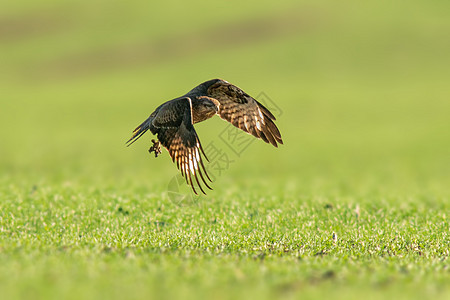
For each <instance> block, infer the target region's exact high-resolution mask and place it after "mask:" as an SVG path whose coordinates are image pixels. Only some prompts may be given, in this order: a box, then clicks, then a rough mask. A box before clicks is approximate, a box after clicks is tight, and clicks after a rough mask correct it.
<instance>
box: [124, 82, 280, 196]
mask: <svg viewBox="0 0 450 300" xmlns="http://www.w3.org/2000/svg"><path fill="white" fill-rule="evenodd" d="M215 114H218V115H219V116H220V117H221V118H222V119H224V120H226V121H228V122H230V123H231V124H233V125H234V126H236V127H237V128H239V129H242V130H243V131H245V132H247V133H249V134H252V135H253V136H255V137H257V138H260V139H262V140H263V141H265V142H266V143H270V144H272V145H273V146H275V147H278V143H280V144H283V140H282V139H281V133H280V131H279V130H278V128H277V126H276V125H275V123H274V122H273V121H275V120H276V119H275V117H274V115H273V114H272V113H271V112H270V111H269V110H268V109H267V108H265V107H264V106H263V105H262V104H261V103H259V102H258V101H256V100H255V99H254V98H252V97H251V96H249V95H248V94H247V93H245V92H244V91H243V90H241V89H240V88H238V87H237V86H235V85H232V84H230V83H228V82H227V81H225V80H221V79H213V80H209V81H206V82H204V83H202V84H200V85H198V86H197V87H195V88H194V89H192V90H191V91H190V92H188V93H187V94H186V95H184V96H182V97H179V98H176V99H173V100H170V101H167V102H165V103H163V104H162V105H160V106H159V107H157V108H156V110H155V111H154V112H153V113H152V114H151V115H150V116H149V117H148V118H147V119H146V120H145V121H144V122H143V123H142V124H141V125H139V126H138V127H137V128H136V129H135V130H134V131H133V135H132V137H131V138H130V139H129V140H128V141H127V144H128V146H129V145H131V144H132V143H134V142H135V141H136V140H137V139H139V138H140V137H141V136H142V135H143V134H144V133H145V132H146V131H147V130H150V131H151V132H152V133H153V134H156V135H157V136H158V139H159V141H156V142H155V141H154V140H152V141H153V146H152V147H151V148H150V149H149V151H150V152H153V151H154V152H155V157H157V156H158V154H160V153H161V149H160V145H159V144H160V143H161V144H162V145H163V146H164V147H165V148H166V149H167V150H168V152H169V155H170V157H171V158H172V161H173V162H176V164H177V167H178V169H179V170H180V171H181V174H182V175H183V177H184V178H185V179H186V182H187V183H188V184H189V185H190V186H191V187H192V190H193V191H194V193H196V194H197V191H196V189H195V184H194V180H195V182H196V183H197V186H198V187H199V188H200V190H201V191H202V193H203V194H206V193H205V191H204V190H203V188H202V185H201V184H200V180H199V178H198V177H200V179H201V180H202V182H203V184H204V185H205V186H206V187H208V188H209V189H211V187H210V186H209V185H208V182H207V180H206V179H208V180H209V181H211V179H210V178H209V176H208V173H207V172H206V168H205V166H204V163H203V159H202V157H204V158H206V160H208V158H207V157H206V155H205V153H204V151H203V148H202V145H201V143H200V140H199V138H198V136H197V133H196V131H195V129H194V126H193V124H195V123H198V122H202V121H204V120H207V119H209V118H211V117H213V116H214V115H215ZM203 173H204V174H203ZM205 178H206V179H205Z"/></svg>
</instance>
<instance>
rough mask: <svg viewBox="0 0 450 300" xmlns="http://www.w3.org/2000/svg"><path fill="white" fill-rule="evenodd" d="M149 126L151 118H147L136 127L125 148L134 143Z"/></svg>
mask: <svg viewBox="0 0 450 300" xmlns="http://www.w3.org/2000/svg"><path fill="white" fill-rule="evenodd" d="M150 124H151V118H150V117H149V118H148V119H147V120H145V121H144V122H143V123H142V124H141V125H139V126H138V127H136V129H135V130H134V131H133V135H132V136H131V138H130V139H129V140H128V141H127V142H126V144H127V147H128V146H130V145H131V144H133V143H134V142H136V141H137V140H138V139H139V138H140V137H141V136H142V135H143V134H144V133H145V132H146V131H147V130H149V129H150Z"/></svg>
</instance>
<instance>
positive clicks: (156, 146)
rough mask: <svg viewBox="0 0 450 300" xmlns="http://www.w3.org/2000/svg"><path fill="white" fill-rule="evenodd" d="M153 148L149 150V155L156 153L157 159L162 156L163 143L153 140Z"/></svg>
mask: <svg viewBox="0 0 450 300" xmlns="http://www.w3.org/2000/svg"><path fill="white" fill-rule="evenodd" d="M152 143H153V146H151V147H150V149H148V152H149V153H152V152H155V157H158V155H159V154H161V142H160V141H155V140H152Z"/></svg>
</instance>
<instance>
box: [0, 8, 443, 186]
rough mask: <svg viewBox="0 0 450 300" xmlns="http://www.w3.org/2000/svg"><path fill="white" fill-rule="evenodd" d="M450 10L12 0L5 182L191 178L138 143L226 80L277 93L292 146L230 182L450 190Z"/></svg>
mask: <svg viewBox="0 0 450 300" xmlns="http://www.w3.org/2000/svg"><path fill="white" fill-rule="evenodd" d="M449 8H450V5H449V4H448V2H447V1H428V2H424V1H408V2H407V3H406V2H402V1H364V2H362V1H339V2H335V1H277V2H273V1H257V2H253V1H248V2H247V1H228V2H223V3H214V2H212V3H208V4H205V3H204V2H201V1H189V2H181V1H180V2H174V1H166V2H161V3H149V2H147V1H127V2H124V1H90V2H80V1H64V2H61V1H50V0H46V1H39V2H34V1H20V2H11V1H10V2H8V1H7V2H5V1H3V2H2V4H0V45H1V46H0V70H1V72H0V91H1V92H0V94H1V96H0V101H1V102H0V103H1V110H0V113H1V118H0V122H1V124H0V128H1V131H2V134H1V146H0V151H1V152H0V167H1V170H2V176H4V177H5V176H6V177H8V178H9V177H10V176H13V177H14V181H20V180H29V181H30V182H32V181H36V180H38V179H39V180H51V181H52V180H60V181H67V180H68V181H83V180H87V181H89V182H92V180H96V181H95V182H97V183H102V182H106V181H108V182H109V183H110V184H114V183H115V182H118V181H122V182H126V181H134V182H135V183H142V185H143V186H147V187H148V188H149V189H150V190H151V189H153V188H155V187H159V186H161V184H166V182H167V181H168V180H170V178H171V176H173V175H175V174H177V171H176V169H175V168H174V166H173V165H172V164H171V162H169V158H168V155H164V157H162V158H161V159H157V160H155V159H151V157H150V156H149V155H148V154H147V151H146V149H147V148H148V146H149V137H150V136H146V137H145V138H144V139H146V140H145V141H142V140H141V141H139V143H136V144H135V146H133V148H126V147H124V141H125V140H127V138H128V137H129V136H130V133H131V130H132V129H134V128H135V126H136V125H138V124H139V123H140V122H141V121H142V120H143V119H145V118H146V117H147V116H148V114H150V113H151V112H152V111H153V109H154V108H155V107H156V106H158V105H159V104H160V103H162V102H163V101H166V100H169V99H172V98H174V97H176V96H179V95H182V94H184V93H185V92H187V91H188V90H190V89H191V88H192V87H194V86H195V85H197V84H199V83H201V82H203V81H205V80H208V79H211V78H216V77H219V78H223V79H225V80H228V81H230V82H232V83H234V84H236V85H238V86H239V87H241V88H243V89H244V90H245V91H246V92H248V93H249V94H251V95H253V96H256V95H257V94H259V93H260V92H264V93H266V94H267V95H268V96H269V97H270V98H271V99H272V100H273V101H274V102H276V103H277V105H278V106H279V107H280V108H281V109H282V111H283V114H282V115H281V116H280V117H279V120H278V122H277V124H278V125H279V128H280V130H281V132H282V134H283V139H284V140H285V145H284V146H282V147H281V148H279V149H276V150H275V149H273V148H272V147H270V146H268V145H266V144H264V143H262V142H258V143H253V144H252V146H251V148H250V149H249V151H246V153H244V154H243V158H241V159H240V160H239V164H236V165H234V166H232V167H230V169H229V170H228V171H227V173H226V175H224V176H223V178H222V179H221V181H222V183H225V182H226V183H227V184H233V183H234V182H235V181H239V182H240V183H241V184H248V185H250V186H251V185H253V184H256V183H255V182H258V181H261V182H264V180H266V181H271V182H273V185H275V187H276V188H279V189H283V188H286V186H285V185H286V184H287V183H288V184H289V186H291V187H299V186H301V185H302V183H303V182H305V181H307V182H313V181H314V182H317V183H318V184H319V183H320V184H329V185H330V186H334V185H336V187H337V188H340V187H342V185H343V184H344V185H346V186H347V188H352V186H353V183H354V184H355V188H356V187H357V186H360V185H358V184H356V183H364V182H365V181H367V182H370V181H371V180H372V179H373V177H376V178H377V180H379V179H382V180H383V182H384V183H385V184H386V186H384V187H380V188H386V189H387V188H391V189H392V191H393V192H396V191H397V189H398V187H399V186H400V187H401V188H403V186H404V185H408V187H409V188H411V189H416V188H433V187H435V186H442V185H446V184H448V183H449V172H448V166H449V165H450V155H449V148H450V130H449V128H450V118H449V113H450V101H449V96H450V89H449V79H450V76H449V75H450V74H449V73H450V68H449V66H450V55H449V53H450V51H449V50H450V38H449V34H450V21H449V18H448V10H449ZM208 123H209V125H208V124H207V123H204V124H199V125H198V126H197V131H198V132H199V134H200V138H201V140H202V143H203V144H204V145H205V144H207V143H208V142H209V141H212V140H214V139H217V135H218V133H219V132H220V131H221V129H222V128H224V126H226V124H225V123H224V122H223V121H221V120H220V119H219V118H217V120H211V121H208ZM155 172H156V173H158V174H161V176H156V178H152V174H155ZM243 172H244V174H246V175H247V176H241V175H240V174H243ZM236 177H238V179H237V180H234V179H233V178H236ZM274 178H276V179H274ZM219 184H220V181H219Z"/></svg>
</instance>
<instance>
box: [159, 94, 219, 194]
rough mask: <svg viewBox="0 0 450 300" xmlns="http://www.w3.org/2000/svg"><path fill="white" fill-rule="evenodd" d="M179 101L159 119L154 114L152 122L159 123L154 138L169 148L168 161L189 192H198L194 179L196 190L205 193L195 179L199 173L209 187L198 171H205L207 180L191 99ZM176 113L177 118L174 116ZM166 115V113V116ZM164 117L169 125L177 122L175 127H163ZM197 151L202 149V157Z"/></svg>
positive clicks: (186, 98) (204, 182) (202, 178)
mask: <svg viewBox="0 0 450 300" xmlns="http://www.w3.org/2000/svg"><path fill="white" fill-rule="evenodd" d="M179 101H180V103H181V104H180V103H176V107H174V109H175V108H176V109H175V110H176V111H174V112H171V111H169V108H166V109H165V110H164V119H162V120H159V119H158V116H156V117H155V121H154V122H153V124H154V125H155V124H157V125H159V126H161V127H160V128H159V131H158V139H159V141H160V142H161V144H162V145H163V146H164V147H165V148H166V149H167V151H169V155H170V157H171V158H172V161H173V162H176V165H177V168H178V169H179V170H180V172H181V175H183V177H184V178H185V180H186V183H188V184H189V185H190V186H191V188H192V191H193V192H194V193H195V194H198V192H197V190H196V189H195V184H194V182H195V183H196V184H197V186H198V187H199V189H200V191H201V192H202V193H203V194H206V193H205V191H204V189H203V187H202V184H201V182H200V180H199V179H198V175H200V179H201V180H202V182H203V184H204V185H205V186H206V187H207V188H209V189H211V187H210V186H209V185H208V183H207V181H206V180H205V178H204V177H203V174H202V173H205V174H206V177H207V178H208V179H209V180H210V181H211V179H210V178H209V176H208V173H207V171H206V168H205V166H204V164H203V157H204V158H206V155H205V154H204V151H203V148H202V145H201V143H200V140H199V138H198V135H197V133H196V131H195V129H194V126H193V124H192V102H191V99H190V98H188V97H185V98H181V99H179ZM177 115H178V119H177V118H176V117H174V116H177ZM168 116H170V118H169V117H168ZM167 120H170V125H172V124H179V126H178V127H175V126H174V127H172V126H170V127H164V122H165V121H167ZM200 151H201V152H202V154H203V157H202V155H201V154H200ZM206 159H207V158H206ZM202 169H203V170H202ZM202 171H203V172H202ZM192 177H194V179H195V181H194V180H193V179H192ZM211 182H212V181H211Z"/></svg>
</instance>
